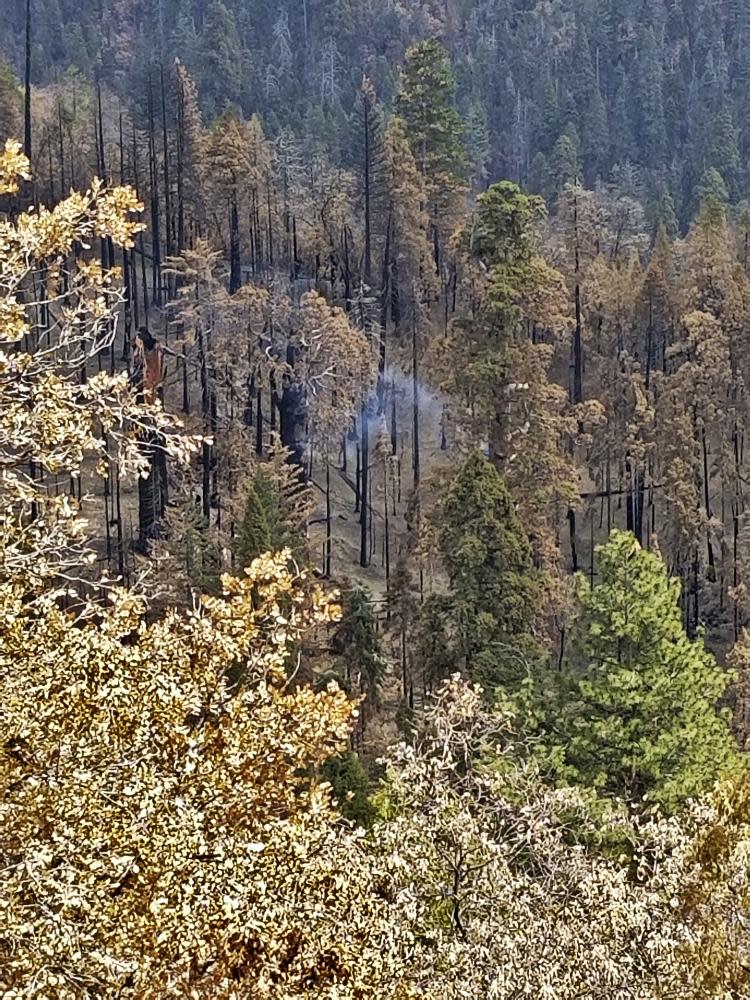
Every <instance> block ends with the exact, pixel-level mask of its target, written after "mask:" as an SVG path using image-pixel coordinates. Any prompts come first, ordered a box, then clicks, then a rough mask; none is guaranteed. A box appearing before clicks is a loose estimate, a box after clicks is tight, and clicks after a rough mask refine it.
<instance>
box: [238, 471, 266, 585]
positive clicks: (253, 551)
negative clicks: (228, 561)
mask: <svg viewBox="0 0 750 1000" xmlns="http://www.w3.org/2000/svg"><path fill="white" fill-rule="evenodd" d="M270 549H271V533H270V531H269V529H268V521H267V519H266V512H265V510H264V509H263V504H262V503H261V500H260V497H259V496H258V491H257V490H256V488H255V483H251V484H250V489H249V490H248V493H247V500H246V501H245V512H244V514H243V517H242V521H241V523H240V525H239V530H238V532H237V561H238V564H239V565H240V566H241V567H242V569H245V568H246V567H247V566H249V565H250V563H251V562H252V561H253V559H256V558H257V557H258V556H259V555H262V554H263V553H264V552H268V551H269V550H270Z"/></svg>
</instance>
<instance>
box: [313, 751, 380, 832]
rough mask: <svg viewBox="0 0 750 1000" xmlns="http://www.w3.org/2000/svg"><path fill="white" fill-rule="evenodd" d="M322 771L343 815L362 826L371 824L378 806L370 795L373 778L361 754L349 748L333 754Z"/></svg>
mask: <svg viewBox="0 0 750 1000" xmlns="http://www.w3.org/2000/svg"><path fill="white" fill-rule="evenodd" d="M321 775H322V777H323V779H324V780H325V781H327V782H328V783H329V784H330V786H331V788H332V790H333V797H334V799H336V801H337V802H338V808H339V810H340V812H341V815H342V816H344V817H345V818H346V819H348V820H351V821H352V822H354V823H356V824H357V825H358V826H362V827H369V826H370V825H371V824H372V822H373V820H374V819H375V808H374V807H373V805H372V803H371V802H370V799H369V791H370V779H369V776H368V774H367V771H366V770H365V768H364V766H363V764H362V761H361V759H360V757H359V754H357V753H355V752H354V751H353V750H349V751H347V752H346V753H342V754H339V756H337V757H330V758H329V759H328V760H327V761H326V762H325V764H324V765H323V767H322V769H321Z"/></svg>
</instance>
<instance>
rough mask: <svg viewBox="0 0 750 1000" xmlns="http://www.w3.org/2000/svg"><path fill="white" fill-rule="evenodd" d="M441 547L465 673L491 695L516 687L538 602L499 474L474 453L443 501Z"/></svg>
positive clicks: (527, 554)
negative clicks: (503, 684) (506, 685)
mask: <svg viewBox="0 0 750 1000" xmlns="http://www.w3.org/2000/svg"><path fill="white" fill-rule="evenodd" d="M438 545H439V549H440V554H441V557H442V560H443V563H444V565H445V568H446V571H447V573H448V579H449V582H450V588H451V596H452V602H453V609H452V610H453V615H454V617H455V621H456V623H457V628H458V632H459V634H460V646H461V652H462V654H463V657H464V659H465V662H466V665H467V667H468V669H469V670H470V671H471V672H472V674H473V675H474V676H476V677H477V679H479V680H481V681H482V683H483V684H484V685H485V686H487V687H489V688H492V687H494V686H496V685H497V684H498V683H499V682H500V681H511V680H513V679H517V677H514V674H516V672H517V671H518V661H517V658H518V656H519V651H520V650H523V649H524V648H526V647H528V646H529V639H530V636H531V632H532V630H533V626H534V621H535V617H536V614H537V604H538V601H539V579H538V576H537V574H536V572H535V570H534V568H533V565H532V558H531V546H530V545H529V540H528V537H527V536H526V533H525V532H524V530H523V527H522V526H521V523H520V522H519V520H518V516H517V514H516V511H515V507H514V504H513V501H512V499H511V497H510V494H509V493H508V490H507V487H506V486H505V483H504V482H503V479H502V477H501V475H500V474H499V472H498V471H497V469H496V468H495V467H494V466H493V465H492V463H491V462H489V461H488V460H487V459H486V458H485V457H484V455H483V454H482V453H481V452H480V451H475V452H473V453H472V454H471V455H470V457H469V458H468V460H467V461H466V463H465V464H464V466H463V467H462V469H461V471H460V472H459V474H458V476H457V477H456V479H455V480H454V482H453V484H452V486H451V488H450V490H449V491H448V495H447V496H446V499H445V502H444V504H443V509H442V512H441V523H440V526H439V534H438Z"/></svg>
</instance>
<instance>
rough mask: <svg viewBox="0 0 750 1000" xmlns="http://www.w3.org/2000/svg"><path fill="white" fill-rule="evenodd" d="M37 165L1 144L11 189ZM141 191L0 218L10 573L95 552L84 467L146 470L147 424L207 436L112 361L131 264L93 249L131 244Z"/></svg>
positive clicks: (61, 572) (3, 521) (123, 190)
mask: <svg viewBox="0 0 750 1000" xmlns="http://www.w3.org/2000/svg"><path fill="white" fill-rule="evenodd" d="M28 176H29V164H28V161H27V160H26V158H25V157H24V156H23V154H22V153H21V152H20V149H19V147H18V144H17V143H14V142H9V143H8V144H7V146H6V151H5V153H3V154H0V193H2V192H6V193H7V192H11V193H12V192H13V191H15V190H17V189H18V186H19V181H20V180H22V179H25V178H28ZM141 207H142V206H141V205H140V204H139V202H138V200H137V198H136V195H135V192H134V191H132V190H131V189H130V188H127V187H115V188H110V189H108V188H106V187H105V186H104V185H103V184H102V182H101V181H99V180H94V181H93V182H92V184H91V187H90V188H89V190H87V191H85V192H83V193H76V192H72V193H71V194H70V195H69V196H68V197H67V198H65V199H64V200H62V201H61V202H59V203H58V204H57V205H56V206H55V207H54V208H52V209H47V208H45V207H43V206H41V207H39V208H36V209H33V210H29V211H28V212H22V213H20V214H19V215H18V216H17V218H15V219H14V220H6V219H0V499H1V500H2V506H1V507H0V579H2V580H11V579H17V578H20V577H23V578H24V579H25V580H26V582H27V583H29V584H33V585H34V586H36V585H38V584H39V583H41V582H42V581H45V580H49V579H51V578H53V577H56V578H57V579H58V580H60V579H61V578H63V577H64V576H66V575H69V574H78V573H79V572H80V569H81V566H82V564H84V563H85V562H86V561H87V559H90V558H91V553H90V552H87V545H86V525H85V522H84V521H83V520H82V518H81V517H80V511H79V505H78V503H77V502H76V501H75V500H74V499H73V498H72V497H71V496H70V495H69V492H72V490H70V491H69V488H68V489H66V488H63V489H60V488H59V485H60V482H59V480H60V479H62V480H63V482H65V484H66V486H67V487H69V484H70V482H71V480H74V479H77V478H79V477H80V476H81V474H82V472H83V469H84V466H88V467H89V468H91V469H94V468H95V469H96V471H97V472H98V473H100V474H102V475H106V474H107V467H108V462H109V461H112V462H115V463H117V465H118V467H119V472H120V474H121V475H128V474H140V473H143V472H144V471H145V469H146V466H147V458H146V457H145V456H144V454H143V451H142V449H141V447H140V440H141V436H142V434H143V432H144V431H151V432H158V433H159V434H160V437H161V440H162V441H163V447H164V448H165V450H166V451H167V453H168V454H170V455H172V456H174V457H176V458H178V459H182V460H184V459H186V458H187V457H188V455H189V454H190V452H191V451H192V450H193V449H194V448H195V446H196V442H195V441H192V440H191V439H189V438H186V437H182V436H180V435H177V434H175V433H174V432H175V430H176V428H177V426H178V422H177V421H175V420H173V419H172V418H171V417H167V416H166V415H165V413H164V411H163V410H162V408H161V404H158V403H157V404H154V405H150V406H148V405H145V404H143V403H140V402H138V401H137V400H136V397H135V393H134V391H133V389H132V387H131V385H130V384H129V380H128V375H127V373H126V372H117V373H112V374H110V373H109V372H108V371H102V370H101V368H102V366H101V364H96V361H97V360H99V361H101V355H102V354H103V353H104V352H108V351H109V350H110V347H111V345H112V342H113V337H114V335H115V330H116V320H117V309H118V306H119V304H120V302H121V301H122V289H121V287H120V273H119V270H118V269H117V268H113V269H111V270H105V269H103V268H102V266H101V264H100V262H99V261H98V260H96V259H93V257H92V249H91V248H92V244H93V243H94V241H95V240H98V239H109V240H111V241H112V242H113V244H115V245H118V246H123V247H130V246H132V242H133V237H134V234H135V233H136V232H137V231H138V229H139V228H140V223H139V222H138V221H137V219H136V217H135V216H136V214H137V213H138V212H139V211H140V210H141Z"/></svg>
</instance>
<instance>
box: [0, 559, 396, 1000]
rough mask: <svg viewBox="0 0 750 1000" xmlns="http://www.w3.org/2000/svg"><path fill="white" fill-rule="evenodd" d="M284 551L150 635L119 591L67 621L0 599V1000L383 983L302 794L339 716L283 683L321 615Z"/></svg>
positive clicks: (369, 988) (361, 908)
mask: <svg viewBox="0 0 750 1000" xmlns="http://www.w3.org/2000/svg"><path fill="white" fill-rule="evenodd" d="M287 557H288V553H282V554H280V555H279V556H277V557H271V556H266V557H261V558H260V559H258V560H255V562H254V563H253V565H252V567H251V568H250V569H249V570H248V571H247V575H246V577H245V578H244V579H242V580H234V579H231V578H228V577H227V578H225V579H224V581H223V582H224V587H225V596H224V597H223V598H221V599H210V598H204V599H203V601H202V602H201V603H200V604H199V605H198V606H197V607H196V608H195V609H194V610H192V611H189V612H179V613H178V612H176V611H171V612H168V613H167V614H165V615H164V617H162V618H159V619H158V620H156V621H154V622H152V623H149V624H147V623H146V622H145V621H144V608H143V607H142V606H141V605H140V604H139V602H138V601H137V600H135V599H133V598H132V596H129V595H128V594H126V593H118V594H115V595H114V596H113V600H112V604H111V606H110V607H108V608H107V609H106V610H98V611H96V612H94V611H93V609H90V613H89V616H88V617H87V618H86V619H85V620H73V618H72V617H71V616H70V615H69V614H66V613H65V612H63V611H61V610H60V608H59V607H58V606H57V605H56V604H55V602H54V601H53V600H52V599H49V600H47V601H45V602H42V603H37V604H36V605H35V606H34V608H33V609H29V607H28V606H27V605H25V604H24V601H23V594H22V592H21V589H20V588H13V587H5V588H4V589H3V590H2V591H0V616H1V618H0V626H1V627H0V703H2V706H3V709H2V716H0V736H1V738H0V746H1V747H2V749H1V750H0V856H2V857H3V859H4V861H3V866H2V872H1V874H0V995H2V996H4V997H6V998H15V997H18V998H20V997H29V998H31V997H33V998H35V1000H39V998H50V1000H52V998H55V1000H63V998H73V997H81V996H104V997H115V996H117V997H124V996H131V997H139V998H151V997H222V998H224V997H252V998H255V997H258V998H260V997H275V998H282V997H290V998H291V997H298V996H300V997H302V996H304V997H330V998H333V997H336V998H342V1000H343V998H359V997H363V998H364V997H371V996H372V997H374V996H385V995H386V990H388V991H390V989H391V988H392V987H393V986H394V985H395V981H394V980H392V978H391V975H392V970H391V967H390V957H389V956H390V946H389V943H388V942H389V940H390V939H391V938H392V937H393V933H392V932H391V930H390V929H389V923H388V914H387V907H386V904H385V902H384V901H383V900H380V899H379V897H378V896H377V895H376V894H375V892H374V890H373V886H372V885H371V876H369V875H368V874H367V870H368V869H367V868H366V867H365V866H364V865H363V864H362V863H361V858H362V856H363V847H362V842H361V840H360V839H359V836H358V835H357V834H355V833H350V832H349V831H347V830H346V829H339V828H338V826H337V820H336V815H335V813H334V810H333V808H332V805H331V801H330V798H329V793H328V789H327V787H326V786H324V785H320V784H319V783H318V782H317V781H316V779H315V774H316V772H317V769H318V768H319V766H320V765H321V764H322V762H323V761H324V760H325V759H327V758H328V757H329V756H330V755H331V754H333V753H335V752H337V751H339V750H340V749H342V748H343V747H344V746H345V745H346V741H347V737H348V733H349V729H350V723H351V719H352V705H351V703H350V702H349V701H348V700H347V699H346V697H345V696H344V695H343V693H342V692H341V691H339V690H338V689H337V688H336V687H335V686H332V687H331V688H329V689H328V690H327V691H317V692H316V691H313V690H312V689H310V688H307V687H303V688H293V687H290V686H288V685H287V669H286V668H287V661H288V660H289V658H290V655H291V650H292V649H293V648H294V647H295V645H296V643H297V642H298V640H299V639H300V637H301V635H302V633H303V632H304V631H305V630H306V629H307V628H308V627H310V626H312V625H316V624H321V623H325V622H327V621H330V620H331V619H332V618H334V617H335V616H336V614H337V609H336V607H335V606H334V605H333V604H332V603H331V602H330V600H328V599H327V598H325V597H324V596H323V594H322V593H321V591H320V590H319V589H317V588H316V587H314V586H311V585H310V584H308V583H307V581H305V579H304V577H295V575H294V574H292V573H291V572H290V571H289V569H288V568H287V566H288V562H287ZM388 995H390V993H389V994H388ZM394 995H397V994H394Z"/></svg>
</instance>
